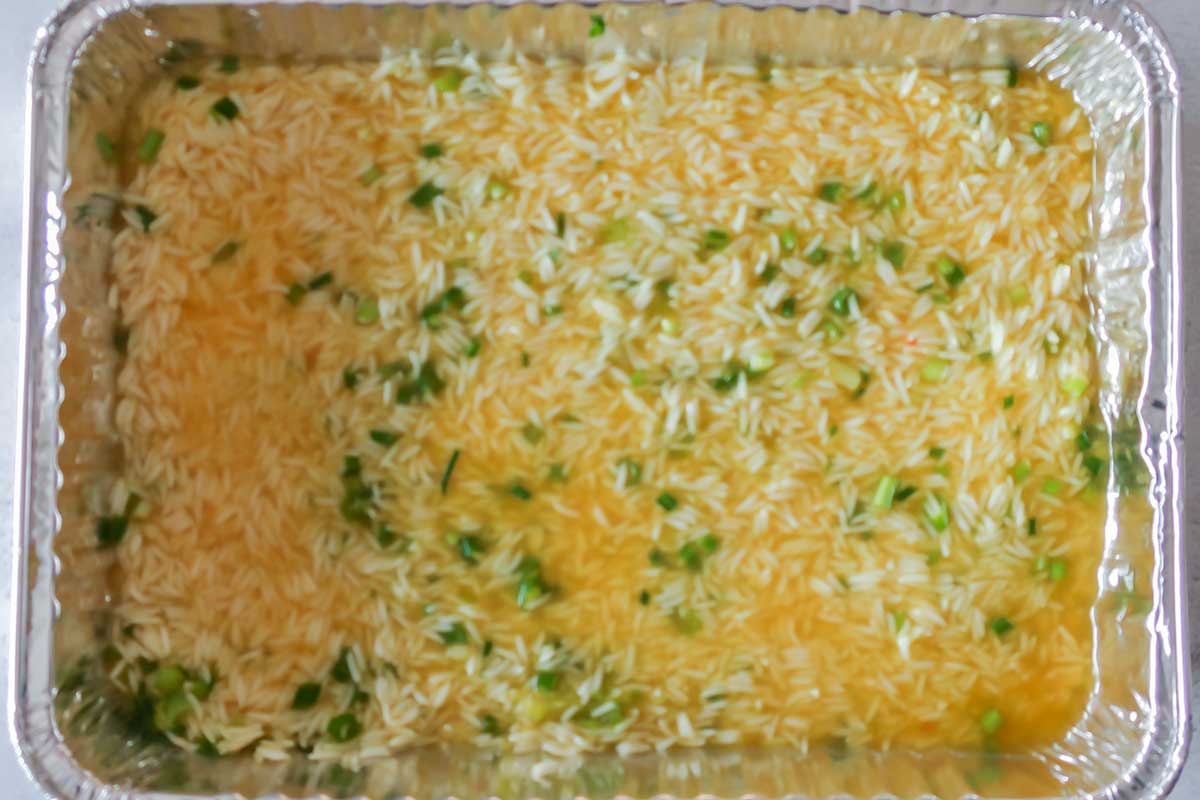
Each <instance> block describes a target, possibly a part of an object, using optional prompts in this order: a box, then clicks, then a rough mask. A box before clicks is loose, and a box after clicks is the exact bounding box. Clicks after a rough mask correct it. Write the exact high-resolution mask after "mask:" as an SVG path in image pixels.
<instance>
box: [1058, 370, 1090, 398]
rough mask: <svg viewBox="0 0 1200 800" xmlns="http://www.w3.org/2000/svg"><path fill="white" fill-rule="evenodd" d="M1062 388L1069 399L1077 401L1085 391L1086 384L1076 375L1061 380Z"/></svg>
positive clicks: (1085, 381) (1084, 380)
mask: <svg viewBox="0 0 1200 800" xmlns="http://www.w3.org/2000/svg"><path fill="white" fill-rule="evenodd" d="M1062 388H1063V391H1064V392H1066V393H1067V394H1069V395H1070V396H1071V397H1073V398H1075V399H1079V398H1080V397H1083V394H1084V392H1086V391H1087V388H1088V382H1087V380H1086V379H1084V378H1081V377H1079V376H1078V375H1072V376H1070V377H1068V378H1063V381H1062Z"/></svg>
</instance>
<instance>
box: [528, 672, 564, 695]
mask: <svg viewBox="0 0 1200 800" xmlns="http://www.w3.org/2000/svg"><path fill="white" fill-rule="evenodd" d="M561 677H562V673H561V672H555V671H554V670H548V669H543V670H538V674H537V677H536V678H534V685H535V686H536V687H537V690H538V691H539V692H553V691H554V690H555V689H556V688H558V679H559V678H561Z"/></svg>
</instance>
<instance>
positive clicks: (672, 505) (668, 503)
mask: <svg viewBox="0 0 1200 800" xmlns="http://www.w3.org/2000/svg"><path fill="white" fill-rule="evenodd" d="M655 502H656V503H658V504H659V506H661V507H662V510H663V511H674V510H675V509H676V508H678V507H679V501H678V500H677V499H675V495H673V494H671V493H670V492H662V493H660V494H659V495H658V497H657V499H656V500H655Z"/></svg>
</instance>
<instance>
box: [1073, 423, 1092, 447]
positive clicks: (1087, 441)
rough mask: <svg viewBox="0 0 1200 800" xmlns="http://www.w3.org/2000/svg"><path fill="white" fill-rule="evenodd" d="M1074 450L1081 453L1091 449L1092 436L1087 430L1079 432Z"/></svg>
mask: <svg viewBox="0 0 1200 800" xmlns="http://www.w3.org/2000/svg"><path fill="white" fill-rule="evenodd" d="M1075 449H1076V450H1078V451H1079V452H1081V453H1086V452H1087V451H1088V450H1091V449H1092V434H1091V431H1089V430H1088V429H1087V428H1084V429H1083V430H1081V431H1079V435H1077V436H1076V437H1075Z"/></svg>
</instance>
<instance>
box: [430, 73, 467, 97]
mask: <svg viewBox="0 0 1200 800" xmlns="http://www.w3.org/2000/svg"><path fill="white" fill-rule="evenodd" d="M464 77H466V76H465V75H464V74H463V71H462V70H461V69H459V68H458V67H450V68H449V69H447V70H443V71H442V72H441V74H439V75H438V76H437V77H435V78H434V79H433V88H435V89H437V90H438V91H439V92H442V93H443V94H448V93H450V92H457V91H458V87H460V86H462V82H463V78H464Z"/></svg>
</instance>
